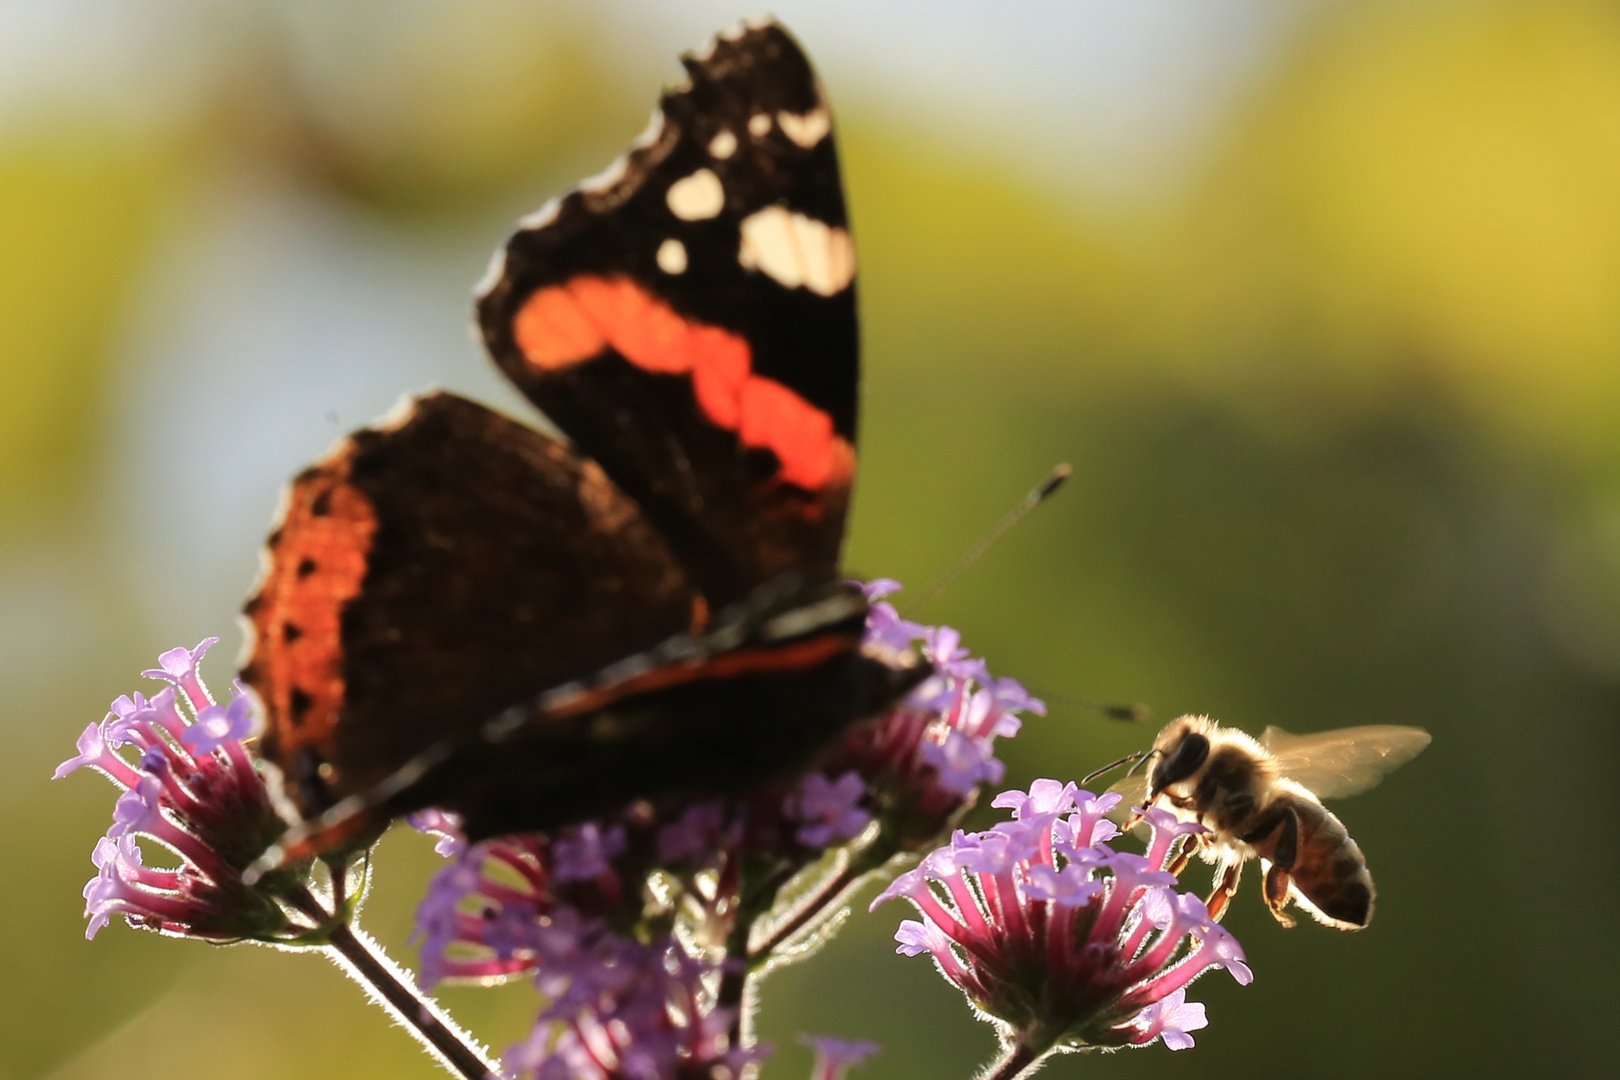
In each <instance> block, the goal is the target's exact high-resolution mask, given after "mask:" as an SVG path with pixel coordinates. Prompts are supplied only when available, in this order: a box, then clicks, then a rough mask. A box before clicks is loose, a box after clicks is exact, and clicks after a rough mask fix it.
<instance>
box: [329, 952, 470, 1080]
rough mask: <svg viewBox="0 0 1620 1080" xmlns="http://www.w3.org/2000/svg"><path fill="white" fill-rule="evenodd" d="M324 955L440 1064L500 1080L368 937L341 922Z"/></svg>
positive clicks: (465, 1073)
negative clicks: (326, 954)
mask: <svg viewBox="0 0 1620 1080" xmlns="http://www.w3.org/2000/svg"><path fill="white" fill-rule="evenodd" d="M327 951H328V955H329V956H331V958H332V960H333V961H334V962H335V963H336V964H337V965H338V966H339V967H341V968H342V969H343V970H344V972H346V973H347V974H348V976H349V977H350V978H352V979H354V980H355V981H356V982H358V983H359V984H360V985H361V986H363V987H365V988H366V990H367V992H368V993H369V994H370V996H371V999H372V1000H373V1001H375V1002H376V1003H377V1004H378V1005H381V1006H382V1007H383V1008H384V1009H386V1010H387V1011H388V1013H389V1014H390V1015H391V1016H393V1017H394V1019H396V1020H398V1021H399V1022H400V1023H401V1024H404V1025H405V1027H406V1029H407V1030H408V1031H410V1032H411V1033H412V1034H413V1035H415V1036H416V1038H417V1041H419V1042H420V1043H421V1044H422V1045H423V1046H424V1047H425V1048H426V1049H427V1051H428V1052H429V1053H431V1054H432V1055H433V1056H434V1057H436V1058H438V1059H439V1062H440V1064H442V1065H444V1067H445V1068H447V1069H449V1070H450V1071H451V1072H452V1073H455V1074H456V1075H457V1076H461V1077H465V1078H466V1080H486V1078H489V1077H498V1076H500V1070H499V1067H498V1066H497V1065H496V1064H495V1063H494V1062H493V1061H491V1060H490V1059H489V1058H488V1057H487V1056H486V1055H485V1053H484V1051H483V1049H482V1048H481V1047H480V1046H479V1045H478V1044H477V1043H476V1042H474V1041H473V1040H472V1038H471V1037H470V1036H469V1035H468V1034H467V1033H466V1032H465V1031H462V1030H461V1028H460V1027H458V1026H457V1025H456V1023H455V1021H453V1020H451V1019H450V1017H449V1015H448V1014H447V1013H445V1012H444V1011H443V1010H442V1009H440V1008H439V1007H438V1005H437V1004H435V1003H434V1002H433V1000H432V999H431V998H428V997H426V996H424V995H423V994H421V993H420V992H419V991H418V990H417V989H416V987H415V986H413V985H411V983H410V981H409V980H408V979H407V978H406V976H405V972H404V971H402V970H401V969H400V968H399V966H398V965H396V964H395V963H394V962H393V961H392V960H390V959H389V958H388V955H387V954H386V953H384V952H383V951H382V949H381V948H379V947H378V946H377V943H376V942H374V941H372V940H371V938H370V937H368V936H367V935H366V934H364V933H362V932H361V931H359V930H356V929H354V928H353V927H351V926H349V925H348V924H347V923H338V924H337V925H336V926H334V927H333V928H332V931H331V939H330V944H329V945H328V946H327Z"/></svg>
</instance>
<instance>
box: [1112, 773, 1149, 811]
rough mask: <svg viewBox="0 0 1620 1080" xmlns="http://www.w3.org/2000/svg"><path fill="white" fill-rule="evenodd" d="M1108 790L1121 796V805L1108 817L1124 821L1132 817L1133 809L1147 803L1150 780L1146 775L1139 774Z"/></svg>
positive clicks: (1128, 777)
mask: <svg viewBox="0 0 1620 1080" xmlns="http://www.w3.org/2000/svg"><path fill="white" fill-rule="evenodd" d="M1108 790H1109V792H1111V793H1113V794H1117V795H1119V796H1120V800H1119V805H1118V806H1117V807H1115V808H1114V811H1113V812H1112V813H1110V814H1109V815H1108V816H1109V817H1116V816H1117V817H1120V818H1122V819H1123V818H1126V817H1129V816H1130V812H1131V809H1132V808H1133V807H1137V806H1141V805H1142V804H1143V803H1144V802H1146V801H1147V794H1148V780H1147V777H1146V776H1145V775H1143V774H1140V773H1139V774H1137V775H1136V776H1127V777H1126V778H1125V779H1123V780H1121V781H1120V782H1119V783H1117V784H1114V785H1113V786H1112V787H1110V788H1109V789H1108Z"/></svg>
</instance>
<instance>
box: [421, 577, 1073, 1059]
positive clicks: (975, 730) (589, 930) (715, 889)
mask: <svg viewBox="0 0 1620 1080" xmlns="http://www.w3.org/2000/svg"><path fill="white" fill-rule="evenodd" d="M897 587H898V586H895V585H894V584H893V583H892V582H875V583H873V584H872V585H871V586H869V587H868V595H869V596H871V597H872V598H873V600H874V602H873V604H872V607H871V614H870V617H869V621H868V629H867V639H868V642H870V643H877V644H879V645H881V646H883V647H886V648H889V649H892V650H894V651H897V652H898V651H904V650H909V649H915V648H917V647H918V646H919V644H920V646H921V648H922V649H923V650H924V651H925V652H926V653H927V655H928V656H929V658H930V660H931V661H932V662H933V664H934V666H935V674H934V675H933V676H932V677H931V678H930V679H929V680H927V681H926V682H925V683H924V684H923V685H922V686H920V687H919V688H918V690H917V691H916V692H914V693H913V694H912V695H911V696H910V697H909V698H908V699H907V701H906V702H905V703H903V704H902V705H901V706H899V707H898V708H897V709H896V710H894V712H893V713H892V714H891V715H890V716H887V717H883V718H880V719H878V720H876V721H872V722H869V723H867V724H863V725H861V727H860V728H858V729H857V730H856V731H854V732H852V733H851V735H850V736H849V737H848V739H847V742H846V744H845V745H844V746H843V747H842V748H840V749H839V750H837V751H835V752H834V753H833V754H832V755H831V756H830V757H831V760H829V761H828V762H826V763H825V764H826V765H827V769H826V771H825V772H812V773H809V774H806V775H805V776H803V777H801V778H799V779H798V780H797V781H793V782H790V783H789V784H788V785H787V786H784V785H782V784H781V783H779V782H777V783H768V784H765V785H763V786H761V787H760V788H758V789H756V790H754V791H752V792H749V793H746V794H744V795H741V796H737V797H733V798H728V799H707V800H702V801H696V802H688V803H676V804H668V805H664V806H659V807H653V806H651V805H648V804H645V803H638V804H635V805H633V806H631V807H630V808H629V809H627V810H626V811H625V812H623V813H621V814H619V815H617V816H616V817H614V818H611V819H601V820H597V821H592V822H586V823H582V824H579V825H576V826H572V827H570V828H567V829H559V830H553V831H550V832H544V833H539V832H537V833H529V834H523V835H514V836H504V837H496V838H493V839H490V840H485V841H483V842H480V843H478V844H474V845H468V844H467V842H466V840H465V838H463V837H462V836H461V835H460V832H459V825H458V823H457V822H456V820H455V819H454V817H453V816H452V815H448V814H444V813H441V812H438V811H427V812H424V813H421V814H417V815H413V817H412V822H413V824H415V825H416V826H417V827H418V828H420V829H423V830H424V831H427V832H431V833H434V834H435V835H437V836H438V837H439V843H438V850H439V851H440V853H441V854H443V855H445V856H447V858H448V859H449V860H450V861H449V862H448V863H447V864H446V865H445V866H444V868H443V869H441V870H440V872H439V873H438V874H437V875H436V876H435V877H434V879H433V881H432V883H431V884H430V886H429V888H428V893H427V896H426V898H425V899H424V900H423V902H422V904H421V906H420V908H419V909H418V914H417V928H416V934H415V940H416V941H417V942H418V943H419V945H420V947H421V956H422V963H421V970H420V975H419V983H420V985H421V986H423V987H424V988H426V987H431V986H433V985H435V984H437V983H438V982H440V981H442V980H456V981H473V982H483V983H490V982H496V981H501V980H505V979H510V978H513V977H517V976H523V975H529V976H532V977H533V979H534V981H535V986H536V988H537V989H538V990H539V991H540V994H541V996H542V998H543V999H544V1001H545V1002H546V1004H545V1006H544V1011H542V1013H541V1014H540V1019H539V1022H538V1024H537V1027H536V1029H535V1031H534V1033H533V1034H532V1035H531V1036H530V1037H529V1038H528V1039H526V1040H524V1042H522V1043H521V1044H519V1045H518V1046H516V1047H514V1048H513V1049H512V1050H511V1052H510V1053H509V1054H508V1056H507V1059H506V1067H507V1069H508V1071H510V1072H512V1073H514V1074H523V1075H525V1076H533V1077H536V1078H537V1080H540V1078H548V1077H551V1076H553V1075H556V1076H564V1075H567V1076H575V1075H578V1076H586V1077H604V1078H607V1077H619V1076H625V1077H630V1076H635V1077H642V1076H645V1077H664V1076H682V1077H684V1076H695V1075H704V1076H708V1075H710V1072H709V1071H705V1070H709V1069H711V1067H712V1068H713V1069H718V1070H721V1072H723V1071H724V1070H727V1069H735V1068H738V1067H740V1066H741V1064H743V1063H746V1061H748V1060H752V1058H751V1057H750V1055H752V1054H754V1053H755V1051H753V1050H748V1051H746V1052H745V1051H744V1049H743V1048H742V1045H745V1044H746V1041H747V1035H746V1033H745V1029H744V1028H742V1027H739V1016H738V1007H739V1004H740V993H739V991H740V987H741V985H742V982H743V980H744V979H745V978H746V977H747V976H748V974H749V973H750V972H752V971H755V970H758V968H759V966H760V965H762V964H765V963H767V962H769V960H770V959H771V957H773V956H778V955H781V956H787V955H790V954H791V955H792V956H793V957H795V958H796V957H798V956H801V955H805V954H806V953H807V951H808V950H807V949H805V948H803V947H802V946H803V945H804V944H805V943H806V942H809V941H819V940H822V939H823V938H822V936H821V935H822V932H823V928H825V927H829V926H834V925H836V924H835V922H833V921H830V919H829V917H830V916H831V915H832V914H833V913H834V910H833V909H835V908H841V906H842V902H841V900H840V897H841V896H842V895H844V894H845V893H846V892H847V889H848V888H849V887H850V886H851V885H852V884H853V883H854V882H855V881H857V880H859V878H860V877H861V875H863V874H864V873H867V872H870V871H871V870H873V869H875V868H876V867H878V866H881V865H882V864H883V863H884V862H886V861H887V860H888V858H889V857H890V856H892V855H893V854H895V853H896V852H900V851H905V850H908V849H915V848H917V847H921V846H923V845H924V844H926V843H929V842H932V841H933V840H934V839H935V838H937V837H938V836H939V835H941V833H942V832H943V831H944V830H945V829H946V828H948V826H949V824H950V822H951V821H952V820H953V818H954V817H955V816H956V815H958V814H959V813H960V812H961V811H962V809H964V808H965V807H966V806H968V805H969V804H970V803H971V801H972V799H973V797H974V796H975V794H976V793H977V791H978V789H979V787H980V785H981V784H982V783H983V782H984V781H986V780H989V779H999V778H1000V776H1001V774H1002V771H1003V770H1002V766H1001V763H1000V762H999V761H997V760H996V759H995V757H994V754H993V745H994V740H995V739H996V738H997V737H998V736H1003V735H1011V734H1013V733H1014V732H1016V731H1017V729H1018V725H1019V720H1018V717H1017V715H1016V714H1017V713H1018V712H1019V711H1021V710H1026V709H1027V710H1039V709H1040V707H1041V706H1040V703H1039V702H1037V701H1034V700H1033V699H1031V698H1030V697H1029V695H1028V694H1027V693H1025V692H1024V691H1023V688H1022V687H1020V686H1018V684H1017V683H1014V682H1012V681H1011V680H995V679H992V678H991V677H990V676H989V674H988V673H987V671H986V669H985V664H984V662H983V661H982V660H976V659H972V658H970V657H969V656H968V655H967V653H966V652H965V650H963V649H962V648H961V644H960V638H959V636H958V635H957V634H956V632H955V631H954V630H951V629H949V628H947V627H938V628H931V627H924V626H920V625H917V624H914V623H910V622H907V621H905V620H903V619H901V618H900V617H899V615H898V614H897V613H896V612H895V610H894V608H893V607H892V606H891V605H890V604H888V603H885V602H882V600H881V599H880V598H881V597H882V596H883V595H885V594H886V593H887V592H888V591H892V589H894V588H897ZM874 822H875V823H876V825H874ZM851 842H854V843H855V849H854V850H855V851H856V852H857V855H856V856H855V857H852V858H846V859H845V860H844V861H843V863H842V864H841V865H842V867H843V869H842V870H837V869H834V870H832V871H826V872H824V873H825V875H826V883H825V887H821V886H818V885H805V884H804V883H803V882H801V883H799V885H796V886H795V888H794V889H793V890H791V891H792V894H793V895H794V897H795V900H794V901H793V902H792V903H781V904H778V902H777V897H778V890H780V889H782V888H783V887H784V886H785V885H786V884H787V883H788V882H789V881H792V880H794V875H796V874H800V873H801V872H805V871H806V869H807V868H811V867H814V866H819V865H823V864H821V863H820V860H821V857H822V855H823V853H824V852H825V851H826V850H827V849H829V848H832V847H836V846H841V845H845V844H850V843H851ZM831 865H833V866H834V867H837V866H838V865H840V864H838V863H837V862H833V863H832V864H831ZM818 872H820V871H818ZM761 918H765V919H766V920H767V921H766V922H765V923H764V924H762V926H761V927H760V928H759V929H760V930H761V932H760V933H758V934H752V933H751V932H750V931H751V930H753V929H756V928H755V926H754V923H755V920H759V919H761ZM648 943H651V944H648ZM750 949H751V950H753V951H747V950H750ZM649 950H650V951H649ZM655 971H656V972H662V973H663V974H661V975H656V977H655V974H654V973H655ZM671 980H673V981H671ZM604 988H606V989H604ZM722 993H724V994H725V995H728V996H724V997H722V996H721V995H722ZM655 1002H663V1005H662V1006H659V1007H655V1005H654V1003H655ZM694 1010H695V1011H694ZM832 1047H833V1044H832V1043H828V1044H826V1049H827V1052H826V1054H824V1055H823V1058H824V1060H822V1061H821V1063H820V1064H818V1066H817V1068H818V1070H820V1071H819V1072H818V1073H817V1075H818V1076H820V1075H826V1076H830V1077H831V1076H840V1075H842V1073H843V1072H844V1071H845V1070H846V1069H847V1068H848V1067H850V1066H851V1065H853V1064H854V1063H855V1061H856V1060H858V1058H859V1057H860V1056H861V1055H862V1054H863V1053H865V1052H867V1050H868V1048H867V1047H865V1045H864V1044H862V1046H860V1047H859V1048H858V1049H859V1050H860V1053H857V1052H856V1050H850V1051H849V1052H848V1053H843V1054H839V1053H834V1052H833V1050H832ZM660 1055H662V1056H660ZM714 1075H720V1073H715V1074H714ZM733 1075H735V1073H733Z"/></svg>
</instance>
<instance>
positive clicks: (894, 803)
mask: <svg viewBox="0 0 1620 1080" xmlns="http://www.w3.org/2000/svg"><path fill="white" fill-rule="evenodd" d="M864 588H865V589H866V595H867V598H868V599H869V600H870V601H871V602H872V603H871V608H870V612H869V614H868V616H867V623H866V638H867V641H868V642H876V643H881V644H882V645H884V646H886V647H888V648H891V649H903V648H916V647H919V646H920V648H921V650H922V652H923V654H924V655H925V656H926V657H927V658H928V660H929V662H930V663H931V664H932V665H933V669H934V673H933V674H932V675H931V676H930V677H929V678H928V679H926V680H925V681H924V682H923V683H922V685H920V686H918V687H917V689H916V690H914V691H913V692H912V693H911V695H910V696H909V697H907V698H906V700H905V701H903V702H902V703H901V704H900V705H899V706H897V707H896V708H894V709H893V710H892V711H890V712H889V713H888V714H887V715H886V716H883V717H882V718H880V719H878V720H876V721H873V722H871V723H868V724H863V725H861V726H860V727H859V728H857V729H856V730H855V731H854V732H852V733H851V735H850V736H849V738H848V740H846V742H845V744H844V746H843V747H842V748H841V749H840V750H839V751H838V752H837V753H835V754H834V755H833V760H832V765H833V767H834V768H835V769H838V770H854V771H856V772H858V773H859V774H860V775H861V776H862V777H863V778H864V779H865V780H866V781H867V783H868V784H869V785H870V786H871V788H872V790H873V801H874V802H875V803H876V804H877V805H878V806H879V807H880V816H881V817H882V818H883V819H884V824H885V827H886V828H887V829H888V830H889V831H890V833H891V837H892V839H893V841H894V842H895V843H896V846H897V847H898V848H900V849H901V850H917V849H918V848H921V847H924V846H926V845H928V844H932V843H934V842H936V840H937V838H938V837H939V836H940V835H942V833H943V832H944V830H946V829H947V828H949V827H950V823H951V822H952V821H953V820H955V819H956V818H957V817H958V816H959V815H960V814H961V812H962V811H963V810H964V809H966V808H967V807H968V806H969V805H971V803H972V801H973V798H974V797H975V795H976V794H977V792H978V789H979V787H980V785H982V784H986V783H992V784H993V783H997V782H999V781H1000V780H1001V778H1002V776H1003V774H1004V773H1005V772H1006V766H1004V765H1003V764H1002V763H1001V762H1000V761H999V760H997V758H996V756H995V741H996V739H997V738H1000V737H1005V736H1011V735H1016V734H1017V733H1018V729H1019V728H1020V727H1021V726H1022V720H1021V719H1020V717H1019V715H1018V714H1019V713H1020V712H1033V713H1036V714H1043V713H1045V711H1046V706H1045V705H1043V704H1042V703H1041V702H1040V701H1038V700H1036V699H1035V698H1033V697H1031V696H1030V694H1029V693H1028V691H1026V690H1025V689H1024V688H1023V687H1022V686H1021V685H1019V683H1017V682H1016V681H1014V680H1012V679H996V678H992V677H991V675H990V674H989V670H988V668H987V666H986V664H985V662H984V661H983V660H982V659H978V658H975V657H973V656H971V655H970V654H969V653H968V651H967V650H966V649H964V648H963V647H962V636H961V634H960V633H958V632H957V631H956V630H954V629H952V628H951V627H949V626H923V625H921V624H919V623H915V622H910V621H908V620H906V619H902V618H901V617H900V616H899V614H898V613H896V611H895V609H894V607H893V605H891V604H890V603H889V602H888V601H886V600H883V599H882V597H884V596H888V595H890V594H892V593H893V592H895V591H896V590H898V589H899V585H897V584H896V583H895V582H893V581H888V580H886V579H879V580H876V581H872V582H869V583H867V584H866V585H865V586H864Z"/></svg>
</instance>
